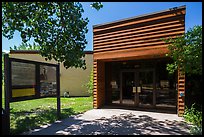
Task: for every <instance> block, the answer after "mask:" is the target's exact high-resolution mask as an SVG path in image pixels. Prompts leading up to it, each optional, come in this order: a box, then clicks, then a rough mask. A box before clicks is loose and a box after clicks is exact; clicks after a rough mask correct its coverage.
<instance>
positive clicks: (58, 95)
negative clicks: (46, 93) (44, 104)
mask: <svg viewBox="0 0 204 137" xmlns="http://www.w3.org/2000/svg"><path fill="white" fill-rule="evenodd" d="M56 80H57V83H56V84H57V118H58V119H60V64H59V63H58V65H57V70H56Z"/></svg>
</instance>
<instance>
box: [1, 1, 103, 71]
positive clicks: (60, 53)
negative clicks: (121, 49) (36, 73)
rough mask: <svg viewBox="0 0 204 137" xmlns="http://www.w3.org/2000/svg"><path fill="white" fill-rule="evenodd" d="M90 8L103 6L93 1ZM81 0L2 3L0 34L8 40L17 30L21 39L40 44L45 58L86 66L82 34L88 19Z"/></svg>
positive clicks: (76, 65)
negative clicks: (69, 0)
mask: <svg viewBox="0 0 204 137" xmlns="http://www.w3.org/2000/svg"><path fill="white" fill-rule="evenodd" d="M91 6H92V7H93V8H95V9H96V10H99V9H100V8H102V7H103V5H102V4H101V3H100V2H93V3H92V4H91ZM83 12H84V10H83V7H82V4H81V3H80V2H2V34H3V36H4V37H6V38H8V39H12V38H13V34H14V32H15V31H19V32H20V35H21V38H22V41H23V42H24V43H26V42H28V41H29V40H30V39H31V38H33V39H34V42H35V43H36V44H37V45H40V54H41V55H42V56H43V57H45V59H46V60H47V59H49V60H51V59H54V60H56V61H58V62H63V64H64V66H65V67H66V68H69V67H76V68H77V67H80V68H83V69H85V68H86V63H85V60H84V56H85V53H84V52H83V51H84V49H85V45H86V44H87V41H86V39H85V34H86V33H87V32H88V29H87V24H88V21H89V20H88V18H85V19H84V18H82V13H83Z"/></svg>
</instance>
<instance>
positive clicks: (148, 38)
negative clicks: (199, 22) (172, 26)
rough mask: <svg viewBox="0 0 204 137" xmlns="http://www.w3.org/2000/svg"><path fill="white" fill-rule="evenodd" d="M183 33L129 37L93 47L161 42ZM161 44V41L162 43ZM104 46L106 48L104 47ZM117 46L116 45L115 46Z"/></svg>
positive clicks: (178, 31) (178, 30)
mask: <svg viewBox="0 0 204 137" xmlns="http://www.w3.org/2000/svg"><path fill="white" fill-rule="evenodd" d="M183 32H184V29H183V28H182V29H177V31H176V32H175V31H173V32H169V33H160V34H157V35H156V34H155V35H150V36H149V35H143V34H141V35H143V36H141V37H134V36H131V37H133V38H127V39H124V38H121V39H118V40H115V41H110V42H102V43H97V44H94V45H96V46H95V47H94V50H97V49H100V48H104V47H107V46H108V47H109V46H111V47H114V44H119V43H121V44H119V45H124V44H128V42H132V41H134V42H136V43H144V42H146V43H148V42H153V41H162V40H161V39H162V38H167V37H172V38H175V37H176V36H177V35H178V34H183ZM162 42H163V41H162ZM104 45H106V46H104ZM117 46H118V45H117Z"/></svg>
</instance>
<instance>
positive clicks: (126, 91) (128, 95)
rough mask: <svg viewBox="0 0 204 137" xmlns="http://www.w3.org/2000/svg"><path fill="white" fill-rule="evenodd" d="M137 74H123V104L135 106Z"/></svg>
mask: <svg viewBox="0 0 204 137" xmlns="http://www.w3.org/2000/svg"><path fill="white" fill-rule="evenodd" d="M134 87H135V72H122V104H127V105H134V104H135V94H136V89H135V88H134Z"/></svg>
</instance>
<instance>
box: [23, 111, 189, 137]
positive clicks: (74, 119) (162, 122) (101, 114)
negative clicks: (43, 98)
mask: <svg viewBox="0 0 204 137" xmlns="http://www.w3.org/2000/svg"><path fill="white" fill-rule="evenodd" d="M189 128H190V125H188V124H186V123H185V122H184V120H183V118H182V117H178V116H177V114H166V113H156V112H147V111H136V110H124V109H114V108H103V109H92V110H89V111H87V112H85V113H83V114H79V115H76V116H71V117H69V118H66V119H64V120H61V121H56V122H55V123H53V124H48V125H44V126H42V127H41V128H39V129H35V130H32V131H29V132H26V133H23V134H24V135H188V134H189Z"/></svg>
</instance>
